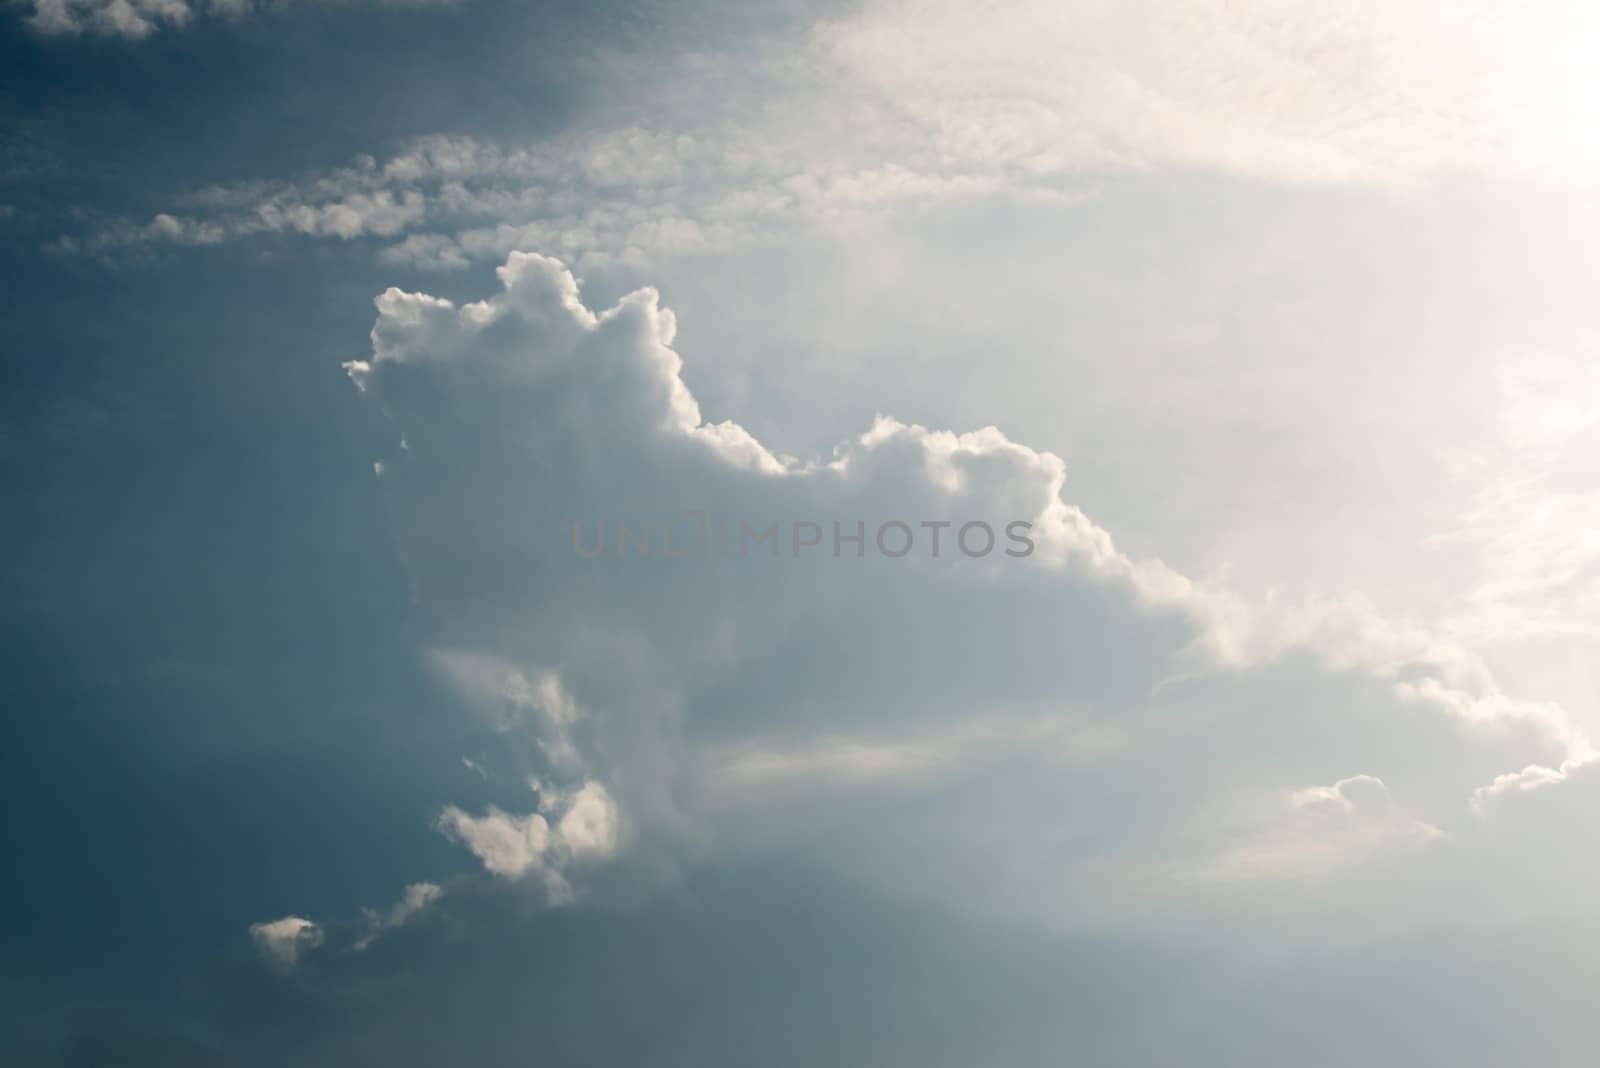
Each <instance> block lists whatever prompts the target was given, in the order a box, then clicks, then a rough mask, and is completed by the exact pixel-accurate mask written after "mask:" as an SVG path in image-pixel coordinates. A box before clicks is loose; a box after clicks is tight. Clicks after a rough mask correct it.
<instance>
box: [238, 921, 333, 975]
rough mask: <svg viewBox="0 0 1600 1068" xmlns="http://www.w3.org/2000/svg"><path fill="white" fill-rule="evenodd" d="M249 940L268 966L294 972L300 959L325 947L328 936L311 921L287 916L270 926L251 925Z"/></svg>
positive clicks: (266, 924) (268, 924)
mask: <svg viewBox="0 0 1600 1068" xmlns="http://www.w3.org/2000/svg"><path fill="white" fill-rule="evenodd" d="M250 937H251V939H252V940H254V942H255V944H256V949H257V950H258V951H259V952H260V953H261V956H262V959H264V960H265V961H266V962H267V963H268V964H269V965H271V966H272V967H274V968H276V969H278V970H280V971H291V970H293V969H294V967H295V965H297V964H299V963H300V958H301V957H303V956H305V954H307V953H309V952H311V951H312V950H313V949H316V948H317V947H318V946H320V945H322V943H323V941H324V940H325V939H326V937H327V934H326V932H324V931H323V929H322V928H321V927H319V926H317V925H316V924H314V923H312V922H311V921H310V920H307V919H303V918H301V917H299V916H285V917H283V918H282V919H281V920H273V921H271V922H270V923H253V924H251V925H250Z"/></svg>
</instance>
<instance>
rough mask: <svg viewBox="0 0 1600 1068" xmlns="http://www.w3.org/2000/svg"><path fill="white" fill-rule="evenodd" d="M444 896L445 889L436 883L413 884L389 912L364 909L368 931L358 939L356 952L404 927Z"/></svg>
mask: <svg viewBox="0 0 1600 1068" xmlns="http://www.w3.org/2000/svg"><path fill="white" fill-rule="evenodd" d="M443 896H444V890H443V888H441V887H439V886H438V885H436V884H434V883H412V884H411V885H410V886H407V887H406V888H405V890H404V891H402V892H401V894H400V900H399V901H396V902H395V903H394V904H393V905H391V906H390V907H389V910H388V911H387V912H379V911H378V910H376V909H363V910H362V916H363V918H364V920H365V925H366V928H367V930H366V933H365V934H363V935H361V937H359V938H357V939H356V942H355V949H356V951H357V952H360V951H361V950H364V949H366V948H367V947H368V946H370V945H372V943H373V942H375V941H377V940H378V939H379V938H380V937H382V936H383V935H384V934H386V933H388V932H389V931H392V930H394V929H395V928H397V927H404V926H405V925H406V924H408V923H410V922H411V921H412V920H414V919H416V917H417V916H418V915H419V914H421V913H422V911H423V910H424V909H426V908H428V906H430V905H432V904H434V903H435V902H436V901H438V900H439V899H440V898H441V897H443Z"/></svg>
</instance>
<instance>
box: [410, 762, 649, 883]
mask: <svg viewBox="0 0 1600 1068" xmlns="http://www.w3.org/2000/svg"><path fill="white" fill-rule="evenodd" d="M541 802H542V807H543V808H544V809H545V811H542V812H528V813H525V814H523V815H514V814H511V813H507V812H503V811H501V810H500V809H499V808H496V807H494V806H492V805H491V806H490V807H489V809H488V811H487V812H486V813H485V814H484V815H482V816H473V815H470V814H468V813H466V812H464V811H462V810H461V809H459V808H457V807H456V806H454V805H450V806H447V807H446V808H445V810H444V811H443V812H442V813H441V814H440V816H439V828H440V830H442V831H444V832H445V833H446V834H448V835H450V836H451V837H452V838H455V839H458V840H459V841H460V842H461V843H462V844H464V845H465V846H466V847H467V848H468V849H470V850H471V851H472V853H473V855H475V856H476V857H477V858H478V859H479V860H481V861H482V862H483V867H484V870H486V871H488V872H489V873H490V874H492V875H499V876H503V877H506V878H521V877H523V876H533V877H535V878H536V879H538V880H539V881H540V882H542V883H543V884H544V886H545V887H546V889H547V890H548V891H549V894H550V898H551V900H552V901H553V902H555V903H557V904H565V903H567V902H570V901H571V900H572V899H573V895H574V890H573V886H572V882H571V879H570V874H569V873H570V872H571V871H572V870H573V869H574V868H577V867H581V866H582V865H584V864H585V863H587V862H590V861H593V860H599V859H604V858H605V857H608V856H610V855H611V854H612V853H614V852H615V851H616V849H617V846H618V844H619V842H620V840H621V837H622V829H621V823H620V818H619V815H618V812H617V806H616V802H615V801H613V800H612V798H611V795H610V794H609V793H607V792H606V788H605V787H604V786H603V785H602V784H600V783H598V782H595V781H592V780H591V781H588V782H585V783H584V784H583V785H582V786H580V787H578V789H576V790H575V791H573V792H572V793H571V794H568V795H562V794H559V793H556V794H554V795H551V794H550V793H549V792H545V793H544V794H543V795H542V796H541ZM546 813H548V818H547V815H546ZM552 821H553V822H552Z"/></svg>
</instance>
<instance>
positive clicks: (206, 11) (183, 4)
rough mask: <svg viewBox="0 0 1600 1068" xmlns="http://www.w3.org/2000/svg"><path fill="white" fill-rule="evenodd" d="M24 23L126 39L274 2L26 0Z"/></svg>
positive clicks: (444, 0) (419, 1) (379, 1)
mask: <svg viewBox="0 0 1600 1068" xmlns="http://www.w3.org/2000/svg"><path fill="white" fill-rule="evenodd" d="M314 2H319V3H324V4H351V5H356V4H363V3H364V4H370V5H372V6H375V7H376V6H384V7H430V6H438V7H450V6H454V5H455V4H456V3H458V2H459V0H314ZM32 6H33V11H32V13H31V14H30V15H28V16H27V20H26V21H27V22H28V24H29V25H30V26H32V27H33V28H34V29H35V30H37V31H38V32H40V33H44V34H53V35H58V34H69V35H75V34H98V35H102V36H107V37H125V38H129V39H132V40H138V39H140V38H144V37H148V36H150V35H151V34H152V33H155V32H157V31H158V30H163V29H180V28H182V27H184V26H187V25H188V24H189V23H190V22H191V21H192V20H193V19H195V18H203V17H210V16H226V17H239V16H242V15H247V14H252V13H255V12H258V11H263V10H269V9H271V8H272V7H273V6H276V5H275V4H274V3H273V2H272V0H32Z"/></svg>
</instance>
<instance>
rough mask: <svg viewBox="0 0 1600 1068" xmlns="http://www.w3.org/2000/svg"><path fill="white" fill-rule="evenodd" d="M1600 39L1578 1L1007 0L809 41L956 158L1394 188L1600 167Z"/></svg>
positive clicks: (857, 24)
mask: <svg viewBox="0 0 1600 1068" xmlns="http://www.w3.org/2000/svg"><path fill="white" fill-rule="evenodd" d="M1595 29H1596V23H1595V20H1594V16H1593V13H1592V12H1591V11H1590V10H1589V9H1588V7H1587V5H1584V4H1582V3H1580V2H1577V0H1536V2H1533V3H1510V2H1491V3H1486V4H1475V5H1470V6H1462V5H1456V4H1449V3H1425V4H1412V5H1397V4H1389V3H1383V2H1381V0H1360V2H1356V3H1339V4H1336V3H1328V2H1326V0H1296V2H1292V3H1287V4H1285V3H1269V2H1265V0H1263V2H1248V3H1232V2H1226V0H1200V2H1191V3H1183V4H1173V3H1166V2H1162V0H1135V2H1131V3H1126V2H1124V3H1102V2H1098V0H1074V2H1069V3H1057V2H1052V0H1017V2H998V3H985V4H969V3H960V2H939V3H934V4H927V3H903V2H890V3H880V4H872V5H868V6H867V7H866V8H864V9H863V10H861V11H860V12H858V13H852V14H851V15H849V16H847V17H845V18H842V19H840V20H838V21H837V22H834V23H831V24H828V25H825V26H824V27H822V28H821V29H820V30H819V38H820V40H821V41H822V42H823V43H824V45H825V46H826V47H827V48H828V49H829V51H830V52H831V54H832V55H833V56H834V57H836V58H837V60H838V62H839V63H840V64H841V65H842V67H843V68H844V70H845V71H847V72H848V73H849V74H850V75H851V76H853V77H855V78H857V79H859V80H860V81H861V82H862V83H864V84H865V85H868V86H873V87H876V88H878V89H880V90H881V91H882V92H884V93H885V94H887V95H888V97H889V98H890V99H891V100H892V101H893V102H894V103H895V104H896V105H897V106H898V107H900V108H901V109H903V111H904V112H905V113H906V114H908V115H909V116H910V117H912V118H913V119H914V120H916V121H918V122H920V123H922V124H923V125H924V126H925V127H926V128H927V129H928V130H929V131H930V132H931V133H932V135H933V136H934V137H935V138H936V139H937V143H938V145H939V146H940V147H941V149H943V151H944V152H946V153H947V154H949V155H950V156H952V157H955V158H961V159H983V160H989V161H993V160H1002V159H1003V160H1007V161H1011V162H1014V163H1016V164H1018V165H1020V166H1022V167H1025V168H1027V169H1028V170H1031V171H1035V172H1052V171H1085V170H1087V171H1093V172H1100V173H1107V172H1121V171H1135V172H1137V171H1152V170H1196V169H1199V170H1210V171H1220V172H1224V173H1229V174H1235V175H1240V176H1245V177H1251V178H1264V179H1267V180H1272V181H1286V182H1294V183H1334V184H1341V183H1363V184H1365V183H1376V184H1382V185H1395V184H1408V183H1412V182H1416V181H1419V180H1425V179H1429V178H1433V177H1437V176H1441V175H1449V174H1464V173H1483V172H1501V171H1508V170H1509V171H1517V170H1522V171H1528V172H1534V173H1539V174H1542V175H1553V176H1567V177H1571V176H1575V175H1580V174H1592V167H1593V165H1594V163H1595V162H1596V158H1595V156H1594V154H1593V153H1592V152H1590V151H1589V150H1588V149H1587V147H1586V145H1585V144H1584V143H1583V142H1585V141H1586V140H1587V139H1585V138H1583V137H1582V133H1581V131H1582V130H1583V129H1585V128H1586V127H1587V125H1588V124H1590V123H1592V122H1593V121H1594V120H1595V118H1596V117H1597V112H1596V107H1597V105H1600V80H1597V76H1596V74H1595V69H1596V68H1595V59H1596V58H1597V54H1596V51H1595V46H1594V45H1593V43H1592V42H1593V39H1594V31H1595ZM1578 41H1587V42H1588V43H1586V44H1579V43H1577V42H1578ZM1556 131H1563V132H1564V134H1558V133H1557V132H1556ZM1562 140H1565V142H1566V143H1565V144H1563V143H1560V142H1561V141H1562Z"/></svg>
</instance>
